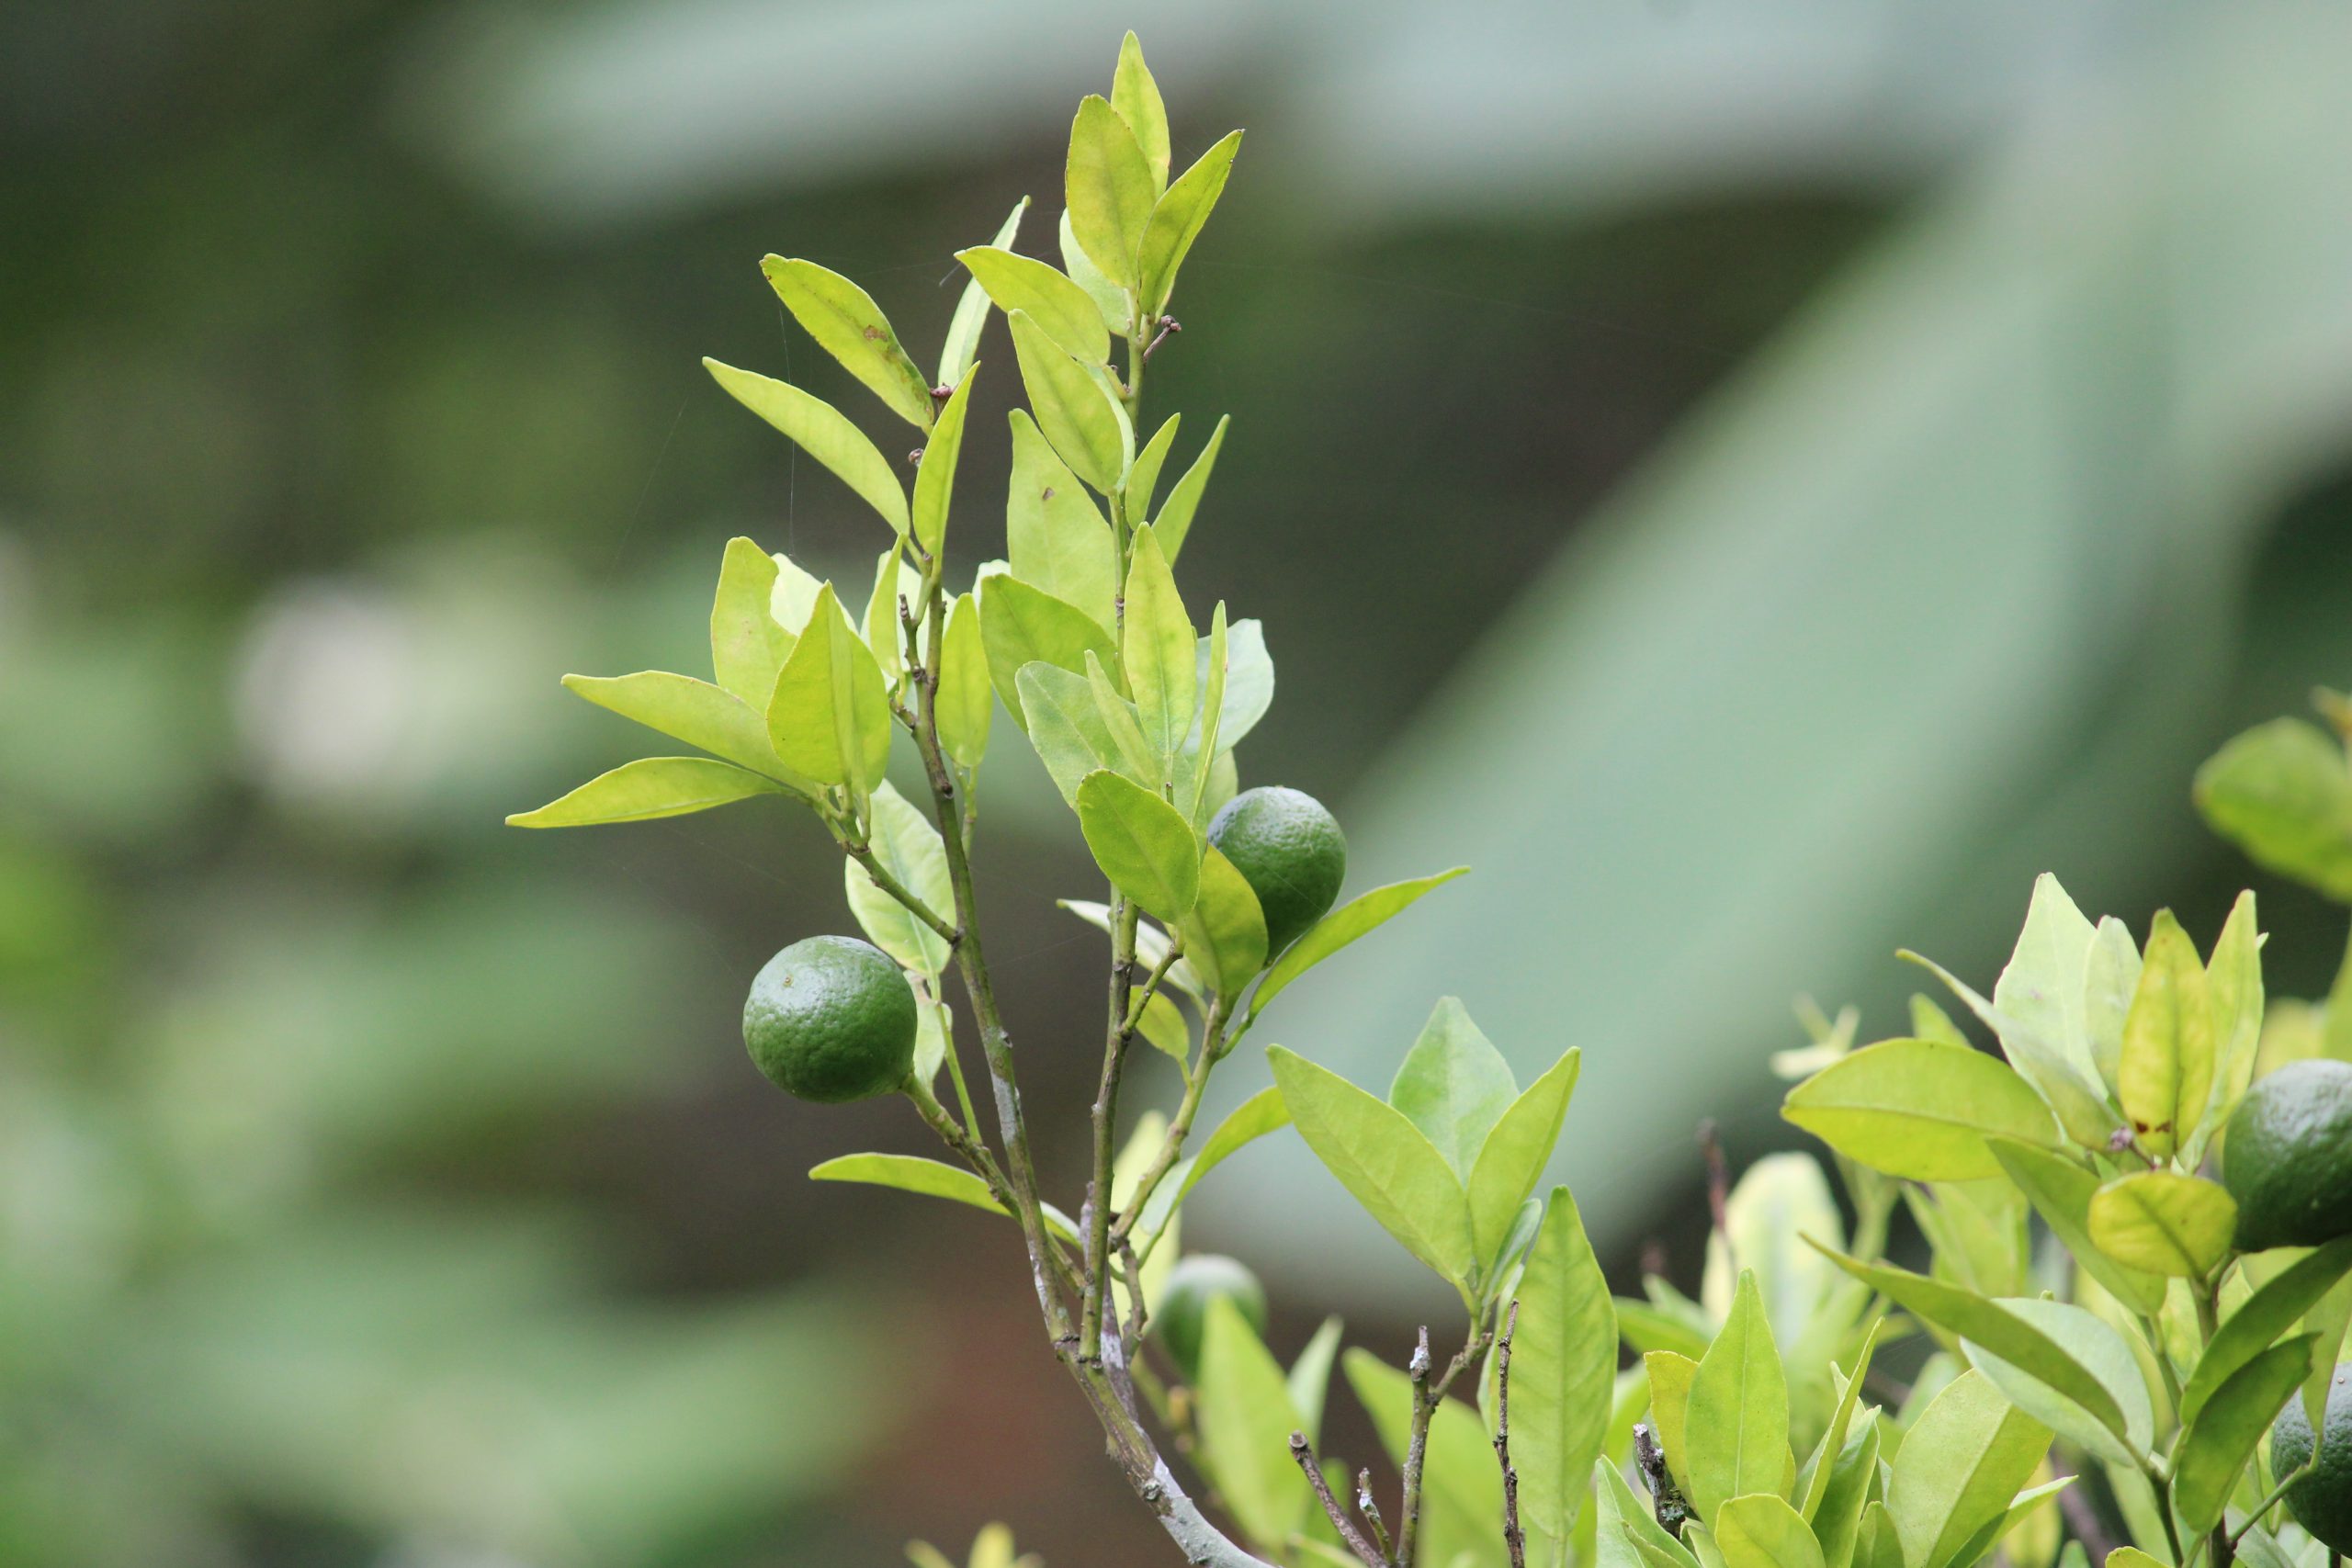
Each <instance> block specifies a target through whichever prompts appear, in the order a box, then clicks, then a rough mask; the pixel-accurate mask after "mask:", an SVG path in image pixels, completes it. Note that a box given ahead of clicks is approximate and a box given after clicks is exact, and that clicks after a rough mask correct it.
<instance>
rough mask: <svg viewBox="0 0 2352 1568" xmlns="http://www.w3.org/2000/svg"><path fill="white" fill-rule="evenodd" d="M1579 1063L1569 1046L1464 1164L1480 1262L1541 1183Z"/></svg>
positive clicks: (1493, 1253)
mask: <svg viewBox="0 0 2352 1568" xmlns="http://www.w3.org/2000/svg"><path fill="white" fill-rule="evenodd" d="M1583 1063H1584V1053H1582V1052H1581V1051H1579V1050H1577V1048H1576V1047H1575V1046H1573V1045H1571V1046H1570V1047H1568V1049H1567V1050H1566V1051H1564V1052H1562V1053H1561V1055H1560V1059H1559V1060H1558V1061H1556V1062H1555V1063H1553V1064H1552V1065H1551V1066H1550V1067H1548V1068H1546V1069H1545V1070H1544V1076H1543V1077H1540V1078H1537V1079H1536V1080H1535V1081H1534V1082H1533V1083H1532V1084H1530V1085H1528V1086H1527V1089H1526V1090H1525V1092H1523V1093H1521V1095H1520V1096H1519V1097H1518V1098H1517V1099H1516V1100H1512V1101H1511V1102H1510V1105H1509V1106H1508V1107H1506V1108H1505V1109H1504V1111H1503V1113H1502V1114H1501V1116H1499V1117H1498V1118H1497V1119H1496V1121H1495V1124H1494V1126H1493V1128H1492V1129H1491V1130H1489V1131H1488V1132H1487V1134H1486V1137H1485V1140H1484V1141H1483V1142H1482V1143H1481V1144H1480V1145H1478V1152H1477V1156H1476V1158H1475V1159H1473V1160H1472V1161H1471V1165H1470V1183H1469V1196H1470V1224H1471V1234H1472V1237H1473V1239H1474V1241H1475V1244H1476V1247H1477V1252H1478V1257H1479V1258H1481V1259H1482V1260H1485V1261H1487V1262H1491V1261H1493V1260H1494V1259H1495V1258H1497V1257H1498V1254H1499V1253H1500V1251H1501V1249H1502V1246H1503V1241H1504V1238H1505V1237H1506V1236H1507V1235H1509V1234H1510V1227H1511V1221H1512V1217H1513V1216H1514V1215H1515V1214H1516V1213H1518V1212H1519V1206H1520V1205H1521V1203H1523V1202H1525V1201H1527V1195H1528V1194H1529V1193H1531V1192H1532V1191H1534V1190H1535V1184H1536V1182H1537V1181H1539V1180H1541V1179H1543V1176H1544V1166H1545V1165H1547V1164H1549V1163H1550V1162H1551V1158H1552V1146H1553V1145H1555V1144H1556V1143H1558V1142H1559V1140H1560V1122H1561V1120H1562V1118H1563V1117H1565V1116H1566V1114H1567V1110H1568V1098H1569V1097H1570V1096H1571V1095H1573V1094H1574V1093H1575V1092H1576V1088H1577V1073H1578V1072H1579V1071H1580V1070H1581V1068H1582V1066H1583ZM1390 1093H1391V1096H1392V1097H1393V1096H1394V1094H1395V1090H1394V1089H1391V1090H1390Z"/></svg>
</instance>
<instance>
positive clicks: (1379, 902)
mask: <svg viewBox="0 0 2352 1568" xmlns="http://www.w3.org/2000/svg"><path fill="white" fill-rule="evenodd" d="M1469 869H1470V868H1469V867H1468V866H1466V865H1457V866H1455V867H1454V868H1453V870H1451V871H1441V872H1439V873H1438V874H1436V875H1434V876H1417V877H1415V878H1413V879H1412V880H1411V881H1409V882H1392V883H1390V884H1389V885H1388V886H1385V887H1375V888H1374V889H1373V890H1372V891H1371V892H1369V893H1363V894H1359V895H1357V896H1356V897H1353V898H1351V899H1349V900H1348V901H1347V902H1346V903H1344V904H1342V905H1340V907H1339V908H1336V909H1334V910H1332V911H1331V912H1330V913H1329V914H1328V915H1326V916H1324V917H1323V918H1322V919H1319V920H1317V921H1316V922H1315V923H1314V924H1313V925H1311V926H1309V927H1307V928H1306V934H1305V935H1304V936H1301V937H1300V938H1299V939H1298V940H1297V941H1296V942H1292V943H1291V944H1290V945H1289V946H1288V947H1286V948H1284V949H1283V955H1282V956H1281V957H1280V958H1278V959H1276V960H1275V961H1274V966H1273V967H1272V968H1271V969H1269V970H1267V971H1266V977H1265V978H1264V979H1262V980H1261V981H1259V982H1258V988H1257V989H1256V990H1255V991H1253V992H1251V993H1250V1018H1253V1019H1254V1018H1256V1017H1257V1016H1258V1014H1259V1013H1260V1012H1261V1011H1262V1010H1264V1008H1265V1006H1266V1004H1267V1003H1268V1002H1270V1001H1272V1000H1273V999H1274V998H1275V997H1276V996H1278V995H1280V994H1281V992H1282V990H1283V987H1286V986H1288V985H1289V984H1290V983H1291V982H1292V981H1294V980H1295V979H1297V978H1298V977H1299V976H1301V975H1304V974H1306V972H1307V971H1308V970H1309V969H1312V968H1314V967H1315V966H1316V965H1317V964H1320V963H1322V962H1323V961H1324V960H1325V959H1327V958H1329V957H1330V956H1331V954H1333V953H1337V952H1339V951H1340V949H1341V948H1343V947H1345V946H1347V945H1348V944H1349V943H1350V942H1353V941H1355V940H1356V939H1357V938H1358V937H1360V936H1363V934H1364V933H1365V932H1367V931H1372V930H1374V928H1375V927H1378V926H1380V925H1382V924H1383V923H1385V922H1386V921H1387V920H1389V919H1394V918H1395V917H1396V916H1397V914H1399V913H1401V912H1402V911H1403V910H1404V909H1405V908H1407V907H1408V905H1410V904H1412V903H1413V902H1414V901H1415V900H1417V899H1419V897H1421V895H1422V894H1424V893H1427V892H1429V891H1430V889H1432V888H1436V887H1442V886H1444V885H1445V884H1447V883H1449V882H1451V881H1453V879H1454V878H1455V877H1457V876H1461V875H1464V874H1466V873H1467V872H1468V871H1469Z"/></svg>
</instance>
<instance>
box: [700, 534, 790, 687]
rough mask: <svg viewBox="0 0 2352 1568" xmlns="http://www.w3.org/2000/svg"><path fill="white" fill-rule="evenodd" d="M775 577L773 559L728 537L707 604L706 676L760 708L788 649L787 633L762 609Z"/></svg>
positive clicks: (749, 543) (765, 607) (770, 598)
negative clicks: (708, 669)
mask: <svg viewBox="0 0 2352 1568" xmlns="http://www.w3.org/2000/svg"><path fill="white" fill-rule="evenodd" d="M776 573H777V569H776V564H775V557H774V556H772V555H770V554H768V553H767V552H766V551H765V550H763V549H762V548H760V547H759V546H757V545H755V544H753V543H752V541H751V540H749V539H744V538H734V539H729V540H728V541H727V553H726V555H725V556H723V557H722V558H720V560H719V563H718V592H717V593H716V594H714V595H713V596H712V598H711V605H710V668H711V678H712V679H713V680H715V681H717V682H718V684H719V685H721V686H723V687H725V688H726V689H727V690H728V691H730V692H732V693H734V694H736V695H737V696H739V697H741V698H742V699H743V700H744V701H745V702H747V703H751V704H752V705H755V706H757V707H765V706H767V702H768V694H769V693H770V692H772V691H774V690H775V672H776V671H779V670H781V669H783V668H784V660H785V656H786V654H788V653H790V652H791V651H792V634H791V633H790V632H788V631H786V630H785V629H784V627H783V626H779V625H777V624H776V619H775V615H771V614H770V613H769V610H768V605H769V604H770V603H771V602H772V601H773V600H774V599H775V581H776Z"/></svg>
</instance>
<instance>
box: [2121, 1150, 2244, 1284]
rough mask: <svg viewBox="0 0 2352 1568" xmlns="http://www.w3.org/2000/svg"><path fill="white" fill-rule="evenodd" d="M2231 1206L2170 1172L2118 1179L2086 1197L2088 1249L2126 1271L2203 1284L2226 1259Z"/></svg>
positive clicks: (2233, 1225)
mask: <svg viewBox="0 0 2352 1568" xmlns="http://www.w3.org/2000/svg"><path fill="white" fill-rule="evenodd" d="M2237 1222H2238V1206H2237V1201H2236V1200H2234V1199H2233V1198H2232V1197H2231V1196H2230V1195H2229V1193H2228V1192H2227V1191H2226V1190H2223V1189H2222V1186H2221V1184H2220V1183H2218V1182H2212V1181H2206V1180H2203V1179H2199V1178H2198V1177H2194V1176H2180V1175H2177V1174H2175V1173H2174V1172H2172V1171H2169V1170H2143V1171H2139V1172H2136V1173H2134V1174H2132V1175H2131V1176H2123V1177H2118V1178H2117V1179H2115V1180H2113V1181H2110V1182H2108V1183H2107V1184H2106V1185H2105V1186H2103V1187H2101V1188H2100V1189H2099V1190H2098V1191H2097V1192H2095V1193H2093V1194H2092V1195H2091V1208H2090V1232H2091V1245H2093V1246H2094V1247H2098V1249H2099V1250H2100V1251H2101V1252H2104V1253H2106V1254H2107V1255H2108V1256H2109V1258H2114V1259H2115V1260H2116V1261H2117V1262H2118V1263H2120V1264H2122V1265H2124V1266H2125V1267H2126V1268H2129V1269H2145V1270H2146V1271H2147V1272H2149V1273H2151V1274H2167V1275H2173V1276H2176V1277H2177V1278H2180V1279H2185V1280H2199V1279H2203V1278H2204V1277H2205V1276H2206V1275H2208V1274H2211V1272H2212V1271H2213V1270H2214V1269H2215V1268H2217V1267H2218V1266H2219V1265H2220V1264H2221V1261H2222V1258H2226V1257H2227V1256H2229V1250H2230V1237H2231V1235H2233V1233H2234V1232H2235V1231H2236V1229H2237Z"/></svg>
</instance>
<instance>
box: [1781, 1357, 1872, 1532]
mask: <svg viewBox="0 0 2352 1568" xmlns="http://www.w3.org/2000/svg"><path fill="white" fill-rule="evenodd" d="M1885 1326H1886V1319H1885V1318H1884V1317H1883V1316H1880V1317H1874V1318H1872V1319H1871V1325H1870V1328H1869V1330H1868V1331H1867V1332H1866V1333H1864V1334H1863V1336H1862V1344H1861V1348H1860V1350H1858V1351H1856V1352H1855V1353H1854V1371H1853V1373H1852V1375H1851V1376H1849V1377H1848V1378H1846V1380H1845V1382H1844V1383H1843V1385H1842V1386H1841V1387H1840V1388H1839V1389H1838V1404H1837V1405H1836V1406H1835V1408H1833V1409H1832V1410H1831V1411H1830V1413H1829V1425H1828V1427H1827V1428H1826V1429H1825V1430H1824V1431H1823V1432H1822V1434H1821V1444H1820V1446H1819V1447H1818V1448H1817V1449H1815V1450H1814V1453H1813V1457H1812V1459H1811V1461H1809V1462H1808V1463H1807V1464H1806V1465H1805V1466H1804V1468H1803V1469H1802V1470H1800V1471H1799V1472H1798V1486H1797V1490H1796V1504H1797V1512H1799V1513H1801V1514H1803V1515H1804V1517H1805V1518H1806V1519H1807V1521H1811V1520H1812V1519H1814V1518H1815V1517H1817V1516H1818V1515H1819V1514H1820V1512H1821V1504H1822V1499H1823V1498H1824V1497H1826V1495H1828V1491H1829V1483H1830V1479H1831V1477H1832V1476H1833V1475H1834V1474H1835V1472H1836V1470H1837V1464H1838V1456H1839V1455H1840V1454H1841V1453H1842V1452H1843V1451H1844V1450H1845V1447H1846V1444H1847V1440H1848V1436H1847V1434H1848V1431H1849V1428H1850V1427H1852V1426H1853V1421H1854V1411H1855V1408H1856V1407H1857V1406H1858V1405H1859V1404H1860V1403H1861V1394H1862V1380H1863V1379H1864V1378H1866V1377H1868V1376H1869V1375H1870V1370H1871V1355H1872V1353H1873V1352H1874V1351H1876V1349H1877V1348H1878V1336H1879V1330H1881V1329H1883V1328H1884V1327H1885ZM1829 1370H1830V1372H1831V1374H1832V1376H1833V1377H1834V1376H1835V1375H1836V1374H1837V1371H1838V1368H1837V1364H1836V1363H1835V1362H1832V1363H1831V1365H1830V1369H1829ZM1855 1509H1856V1512H1857V1514H1858V1515H1859V1513H1860V1504H1857V1505H1856V1506H1855Z"/></svg>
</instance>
